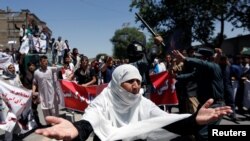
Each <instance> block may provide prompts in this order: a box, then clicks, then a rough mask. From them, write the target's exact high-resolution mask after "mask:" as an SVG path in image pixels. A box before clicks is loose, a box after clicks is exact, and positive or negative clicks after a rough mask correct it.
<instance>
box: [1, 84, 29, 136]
mask: <svg viewBox="0 0 250 141" xmlns="http://www.w3.org/2000/svg"><path fill="white" fill-rule="evenodd" d="M30 98H31V91H27V90H26V89H22V88H19V87H16V86H12V85H10V84H9V83H8V82H7V81H5V80H2V79H0V129H3V130H5V131H9V132H11V131H12V129H13V128H14V126H15V124H16V122H17V119H19V116H20V115H21V114H22V113H23V111H24V110H25V109H26V108H29V107H30V105H28V104H27V102H28V101H29V100H30Z"/></svg>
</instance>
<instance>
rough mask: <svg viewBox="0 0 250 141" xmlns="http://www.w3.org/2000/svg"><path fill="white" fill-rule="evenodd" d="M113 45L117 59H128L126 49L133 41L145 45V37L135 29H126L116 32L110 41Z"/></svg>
mask: <svg viewBox="0 0 250 141" xmlns="http://www.w3.org/2000/svg"><path fill="white" fill-rule="evenodd" d="M110 41H111V42H112V44H113V46H114V47H113V56H114V57H115V58H120V59H125V58H127V53H126V47H127V46H128V45H129V43H131V42H132V41H139V42H142V43H143V44H144V45H145V42H146V39H145V35H144V34H143V33H142V32H140V31H139V30H138V29H137V28H135V27H124V28H122V29H118V30H116V31H115V34H114V36H113V37H112V38H111V39H110Z"/></svg>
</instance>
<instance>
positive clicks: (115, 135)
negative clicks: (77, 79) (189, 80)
mask: <svg viewBox="0 0 250 141" xmlns="http://www.w3.org/2000/svg"><path fill="white" fill-rule="evenodd" d="M131 79H138V80H140V81H141V79H142V78H141V75H140V73H139V71H138V69H137V68H136V67H134V66H133V65H130V64H124V65H121V66H118V67H117V68H116V69H115V70H114V72H113V73H112V80H111V81H110V83H109V84H108V87H106V88H105V89H104V90H103V91H102V92H101V94H100V95H98V96H97V97H96V98H95V99H94V101H93V102H92V103H91V104H90V105H89V107H88V108H87V109H86V110H85V113H84V115H83V119H84V120H87V121H89V122H90V124H91V126H92V127H93V129H94V132H95V134H96V135H97V136H98V137H99V138H100V139H101V140H102V141H103V140H109V141H113V140H120V139H123V140H135V139H146V138H147V135H148V134H147V133H148V132H150V131H152V130H155V129H158V128H161V127H163V126H165V125H168V124H170V123H172V122H175V121H177V120H180V119H183V118H186V117H188V116H189V114H185V115H179V114H178V115H176V114H167V113H166V112H164V111H162V110H160V109H159V108H158V106H156V105H155V104H154V103H153V102H151V101H150V100H149V99H147V98H145V97H143V96H142V93H143V91H142V89H141V90H140V92H139V93H138V94H136V95H135V94H132V93H130V92H127V91H126V90H125V89H123V88H122V87H121V83H123V82H125V81H128V80H131ZM139 128H140V129H139ZM141 128H142V129H141Z"/></svg>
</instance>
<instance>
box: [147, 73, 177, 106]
mask: <svg viewBox="0 0 250 141" xmlns="http://www.w3.org/2000/svg"><path fill="white" fill-rule="evenodd" d="M150 79H151V82H152V84H153V86H154V88H155V89H156V91H155V93H152V94H151V95H150V99H151V100H152V101H153V102H154V103H155V104H156V105H178V98H177V95H176V90H175V89H173V88H174V87H173V85H175V79H173V78H171V77H169V75H168V72H167V71H164V72H161V73H158V74H154V75H151V76H150Z"/></svg>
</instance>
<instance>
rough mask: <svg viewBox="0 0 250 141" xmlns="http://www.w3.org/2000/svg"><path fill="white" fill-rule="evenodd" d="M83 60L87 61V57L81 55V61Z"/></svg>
mask: <svg viewBox="0 0 250 141" xmlns="http://www.w3.org/2000/svg"><path fill="white" fill-rule="evenodd" d="M83 60H87V61H89V58H88V57H87V56H82V57H81V62H82V61H83Z"/></svg>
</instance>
